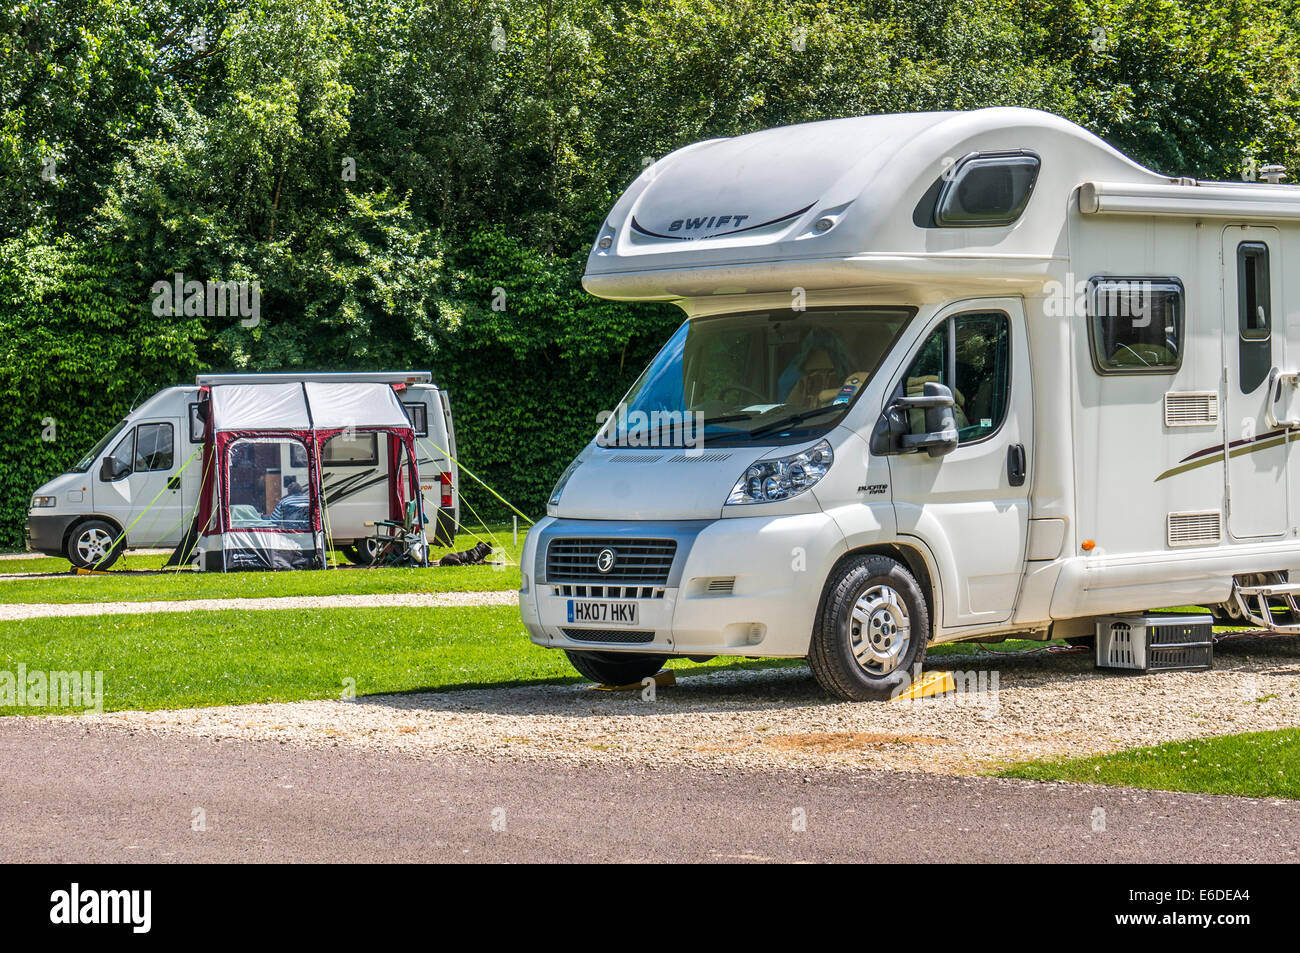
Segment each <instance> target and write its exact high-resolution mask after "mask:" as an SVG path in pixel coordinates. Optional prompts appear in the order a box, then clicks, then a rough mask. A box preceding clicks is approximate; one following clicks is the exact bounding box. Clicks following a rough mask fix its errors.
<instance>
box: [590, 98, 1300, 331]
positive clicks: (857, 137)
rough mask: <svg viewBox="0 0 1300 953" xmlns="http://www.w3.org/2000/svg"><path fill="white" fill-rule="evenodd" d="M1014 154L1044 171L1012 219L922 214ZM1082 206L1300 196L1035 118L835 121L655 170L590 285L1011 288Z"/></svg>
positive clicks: (606, 289) (1027, 281)
mask: <svg viewBox="0 0 1300 953" xmlns="http://www.w3.org/2000/svg"><path fill="white" fill-rule="evenodd" d="M1008 152H1013V153H1014V152H1021V153H1025V152H1027V153H1032V154H1033V155H1036V156H1037V157H1038V158H1039V159H1040V163H1041V165H1040V168H1039V171H1038V176H1037V180H1036V183H1035V185H1034V187H1033V191H1032V193H1031V197H1030V200H1029V203H1028V205H1027V206H1026V208H1025V210H1024V212H1023V214H1021V215H1020V217H1019V219H1017V220H1016V221H1015V222H1014V223H1013V224H1011V225H1005V226H981V227H937V226H936V225H935V223H934V221H933V220H926V219H925V216H924V214H923V211H924V209H925V208H926V201H927V200H928V201H929V203H930V206H933V204H934V197H935V196H936V195H937V194H938V192H939V190H940V189H941V188H942V185H943V182H944V175H945V172H946V171H947V170H949V169H951V168H952V167H953V166H954V164H955V163H957V162H959V161H960V160H962V159H963V158H965V157H969V156H971V155H972V154H974V153H1003V154H1005V153H1008ZM1086 184H1091V185H1092V188H1090V189H1082V187H1083V186H1085V185H1086ZM1081 191H1082V192H1083V195H1084V199H1085V202H1084V204H1083V205H1082V207H1081V206H1080V204H1078V203H1079V200H1078V198H1076V196H1077V195H1079V194H1080V192H1081ZM1238 198H1240V202H1239V203H1238V202H1236V201H1235V199H1238ZM1071 209H1075V210H1082V211H1084V212H1102V213H1104V212H1118V213H1121V214H1123V213H1127V214H1215V210H1216V209H1217V210H1218V214H1220V215H1227V214H1233V213H1234V212H1235V214H1238V215H1240V214H1242V213H1243V212H1244V213H1245V214H1247V215H1248V216H1249V217H1251V218H1263V219H1267V218H1270V217H1272V218H1290V217H1295V216H1300V189H1297V188H1296V187H1294V186H1283V185H1253V184H1252V185H1242V184H1240V183H1238V184H1236V185H1230V184H1223V185H1219V184H1215V185H1213V186H1210V185H1207V184H1201V183H1195V182H1192V181H1191V180H1185V179H1177V178H1171V177H1169V176H1166V175H1161V174H1159V173H1156V172H1153V171H1151V170H1149V169H1145V168H1143V167H1142V166H1140V165H1138V164H1137V163H1135V162H1133V161H1132V160H1131V159H1129V158H1127V157H1125V156H1124V155H1122V154H1121V153H1119V152H1118V151H1116V150H1115V149H1113V148H1112V147H1111V146H1109V145H1107V144H1106V143H1105V142H1103V141H1102V140H1101V139H1099V138H1097V137H1096V136H1094V135H1093V134H1092V133H1090V132H1088V131H1087V130H1086V129H1083V128H1082V127H1080V126H1077V125H1075V124H1074V123H1071V122H1069V121H1067V120H1065V119H1062V118H1060V117H1059V116H1054V115H1052V114H1050V113H1046V112H1041V111H1039V110H1033V109H1014V108H994V109H980V110H973V111H969V112H934V113H906V114H897V115H879V116H861V117H856V118H850V119H834V120H829V121H825V122H815V123H806V124H802V125H796V126H785V127H781V128H776V129H767V130H763V131H761V132H755V133H751V134H749V135H744V136H737V137H735V138H731V139H711V140H707V141H705V142H700V143H696V144H694V145H690V146H687V147H685V148H683V149H679V150H677V151H676V152H674V153H672V154H671V155H669V156H667V157H665V158H663V159H661V160H660V161H658V162H656V163H655V164H654V165H653V166H651V167H649V168H648V169H646V170H645V171H644V172H643V173H642V175H641V176H640V177H639V178H638V179H637V180H636V181H635V182H634V183H633V184H632V185H631V186H630V187H629V188H628V189H627V191H626V192H625V193H624V194H623V196H622V197H621V198H620V199H619V201H618V203H617V204H616V205H615V206H614V208H613V210H612V211H611V212H610V214H609V217H608V218H607V219H606V221H605V224H604V225H603V226H602V228H601V230H600V233H599V235H598V236H597V239H596V244H595V246H594V247H593V248H592V250H591V254H590V256H589V258H588V261H587V271H586V274H585V275H584V277H583V285H584V287H586V289H587V290H588V291H590V292H591V293H593V294H596V295H600V296H602V297H607V298H615V299H622V300H667V301H676V302H678V303H682V304H683V307H687V309H688V310H691V309H690V307H688V305H687V304H686V303H684V302H688V301H689V299H704V298H709V297H713V296H717V295H737V294H753V293H775V292H784V293H789V292H790V290H791V289H792V288H795V287H801V288H804V289H807V290H809V291H812V290H829V289H842V288H860V287H867V286H873V287H879V288H886V289H888V288H902V287H906V286H911V287H913V288H914V289H915V288H917V287H921V286H930V287H933V286H935V285H936V284H937V283H939V282H942V281H949V282H950V283H960V284H961V285H962V288H963V290H974V289H975V288H977V287H979V283H980V282H983V283H984V284H985V285H988V286H989V287H997V286H999V284H1000V287H1001V289H1002V290H1004V291H1006V290H1013V289H1014V288H1016V287H1017V282H1022V283H1023V286H1025V287H1027V286H1030V285H1032V284H1033V283H1034V282H1035V281H1038V282H1041V279H1042V277H1043V275H1044V273H1045V267H1046V265H1047V263H1048V262H1050V261H1052V260H1053V259H1056V260H1059V259H1064V258H1065V257H1067V256H1068V247H1067V241H1066V236H1067V229H1066V222H1067V218H1068V214H1069V212H1070V210H1071ZM818 223H820V225H821V227H818ZM602 245H605V246H607V247H602Z"/></svg>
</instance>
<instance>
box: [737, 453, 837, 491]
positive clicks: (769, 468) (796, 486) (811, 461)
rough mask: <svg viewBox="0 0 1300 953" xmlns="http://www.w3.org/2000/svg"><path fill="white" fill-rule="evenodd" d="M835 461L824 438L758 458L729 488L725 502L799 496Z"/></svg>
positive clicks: (833, 454)
mask: <svg viewBox="0 0 1300 953" xmlns="http://www.w3.org/2000/svg"><path fill="white" fill-rule="evenodd" d="M834 462H835V452H834V451H833V450H831V445H830V443H829V442H827V441H825V440H823V441H822V442H821V443H819V444H817V445H816V446H815V447H810V448H809V449H807V450H805V451H804V452H803V453H796V454H795V455H794V456H792V457H775V458H773V459H770V460H759V461H758V462H757V463H754V464H751V465H750V467H749V469H748V470H746V471H745V472H744V473H743V474H742V475H741V477H740V479H739V480H737V481H736V485H735V486H733V487H732V488H731V495H730V496H728V497H727V505H728V506H732V505H734V504H738V503H774V502H776V501H777V500H788V499H790V497H792V496H798V495H799V494H800V493H802V492H803V491H804V490H807V489H808V488H810V487H811V486H812V485H813V484H815V483H816V482H817V481H818V480H820V479H821V478H822V477H824V476H825V475H826V471H827V470H829V469H830V468H831V464H832V463H834Z"/></svg>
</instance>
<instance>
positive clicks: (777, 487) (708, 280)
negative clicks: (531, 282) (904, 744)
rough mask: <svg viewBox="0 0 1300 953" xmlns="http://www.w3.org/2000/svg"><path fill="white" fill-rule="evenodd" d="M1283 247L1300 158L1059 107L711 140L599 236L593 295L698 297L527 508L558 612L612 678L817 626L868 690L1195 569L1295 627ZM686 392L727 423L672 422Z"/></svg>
mask: <svg viewBox="0 0 1300 953" xmlns="http://www.w3.org/2000/svg"><path fill="white" fill-rule="evenodd" d="M1273 177H1274V178H1276V176H1273ZM1288 262H1291V263H1297V264H1300V189H1296V188H1293V187H1288V186H1284V185H1277V184H1262V183H1254V182H1233V183H1207V182H1199V181H1194V180H1189V179H1178V178H1170V177H1168V176H1164V175H1160V174H1157V173H1155V172H1152V171H1149V170H1147V169H1144V168H1142V167H1140V166H1139V165H1137V164H1135V163H1134V162H1132V161H1130V160H1129V159H1127V158H1125V157H1124V156H1123V155H1121V154H1119V153H1118V152H1116V151H1115V150H1114V149H1112V148H1110V147H1109V146H1107V145H1106V144H1105V143H1104V142H1102V141H1101V140H1099V139H1097V138H1096V137H1095V136H1093V135H1091V134H1089V133H1088V132H1086V131H1085V130H1083V129H1081V128H1079V127H1077V126H1075V125H1073V124H1071V123H1069V122H1067V121H1065V120H1063V119H1060V118H1058V117H1056V116H1052V115H1049V114H1046V113H1042V112H1037V111H1033V110H1025V109H985V110H978V111H973V112H951V113H919V114H909V115H882V116H869V117H863V118H854V119H841V120H833V121H829V122H818V123H811V124H807V125H800V126H792V127H788V128H781V129H772V130H767V131H764V132H759V133H754V134H752V135H746V136H741V137H738V138H734V139H719V140H711V141H707V142H701V143H698V144H696V145H692V146H688V147H686V148H684V149H681V150H679V151H677V152H675V153H673V154H672V155H670V156H668V157H667V158H665V159H663V160H661V161H659V162H657V163H656V164H654V165H653V166H652V167H650V168H648V169H647V170H646V171H645V172H644V173H643V174H642V175H641V176H640V177H639V178H638V179H637V180H636V181H635V182H634V183H633V184H632V186H631V187H630V188H629V189H628V190H627V192H626V193H625V194H624V195H623V196H622V198H621V199H620V200H619V201H618V203H617V204H616V205H615V207H614V209H613V211H612V212H610V214H609V217H608V218H607V220H606V221H605V223H604V225H603V226H602V227H601V229H600V232H599V234H598V236H597V237H596V242H595V245H594V247H593V248H592V250H591V254H590V257H589V259H588V266H587V273H586V276H585V278H584V285H585V287H586V288H587V289H588V290H589V291H591V292H592V293H593V294H597V295H600V296H602V297H606V298H612V299H616V300H623V301H667V302H672V303H674V304H676V305H678V306H679V307H681V308H682V310H683V311H684V312H685V313H686V316H687V320H686V322H685V323H684V324H683V325H682V326H681V327H680V329H679V330H678V331H677V333H676V334H674V335H673V336H672V338H671V339H670V340H669V341H668V343H667V344H666V345H665V346H664V348H663V350H662V351H661V352H660V353H659V355H658V356H657V357H656V358H655V359H654V361H653V362H652V363H651V364H650V366H649V367H648V368H647V369H646V371H645V372H644V373H643V374H642V376H641V377H640V379H639V380H638V381H637V382H636V383H635V384H634V385H633V387H632V389H631V390H630V391H629V392H628V394H627V396H626V398H625V401H624V403H625V405H626V407H625V408H624V409H623V410H622V411H620V414H619V415H618V417H617V418H616V419H617V420H618V421H619V422H618V423H617V424H615V425H614V426H613V427H612V428H611V427H610V426H609V425H606V427H605V433H606V436H609V437H612V438H613V439H603V440H598V441H593V443H592V444H591V445H589V446H588V447H587V448H586V449H585V450H584V451H583V452H582V453H581V454H580V455H579V457H578V459H577V460H575V461H574V463H573V464H572V465H571V466H570V467H569V468H568V469H567V470H566V471H565V473H564V475H563V476H562V478H561V479H560V482H559V484H558V485H557V486H556V488H555V491H554V494H553V496H552V498H551V501H550V506H549V508H548V516H547V518H546V519H545V520H544V521H542V522H541V523H539V524H538V525H537V527H536V528H535V529H534V530H533V531H532V532H531V533H530V534H529V537H528V541H527V548H526V550H525V553H524V561H523V570H524V577H523V586H522V590H521V597H520V605H521V611H522V615H523V620H524V623H525V625H526V626H527V628H528V631H529V633H530V635H531V638H532V639H533V641H534V642H536V643H538V644H540V645H545V646H551V647H554V648H560V649H564V650H566V651H567V652H568V653H569V655H570V657H571V659H572V660H573V663H574V665H575V667H576V668H577V669H578V670H579V671H580V672H582V673H583V674H585V675H587V676H589V677H591V678H595V679H599V680H602V681H611V682H627V681H633V680H635V679H637V678H640V677H643V676H645V675H647V674H649V673H652V672H653V671H654V670H656V669H657V667H658V666H659V665H660V663H661V662H662V661H663V659H664V658H665V657H667V656H685V657H691V658H703V657H709V656H714V655H739V656H795V657H799V656H806V657H807V658H808V659H809V663H810V665H811V667H812V670H813V672H814V674H815V675H816V677H817V678H818V680H819V681H820V682H821V683H822V684H823V685H824V686H825V687H826V688H827V689H828V690H829V691H831V692H832V693H834V694H837V695H839V696H841V697H844V698H850V699H866V698H878V697H887V696H888V695H889V694H890V693H891V692H894V691H896V690H897V689H898V687H899V686H900V685H901V684H903V683H904V681H905V680H906V678H907V677H908V676H907V673H908V671H909V670H912V669H913V667H914V666H915V665H916V664H917V663H919V662H920V661H921V659H923V657H924V654H925V651H926V645H927V643H934V642H948V641H955V640H961V639H972V638H984V637H997V636H1003V635H1011V634H1015V635H1018V636H1020V637H1025V638H1038V639H1045V638H1049V637H1082V636H1086V635H1087V634H1090V633H1091V632H1092V631H1093V623H1092V620H1093V619H1095V618H1096V617H1099V616H1101V615H1103V614H1114V613H1129V612H1135V611H1142V610H1148V609H1157V608H1163V607H1172V606H1179V605H1184V604H1189V603H1190V604H1197V605H1207V606H1213V607H1215V609H1216V612H1217V613H1220V614H1222V615H1226V616H1230V617H1234V618H1240V617H1242V616H1243V615H1244V614H1249V615H1252V616H1253V617H1254V621H1255V622H1256V623H1257V624H1268V625H1272V624H1274V617H1273V615H1272V614H1271V612H1270V610H1269V608H1268V601H1269V600H1275V599H1278V598H1281V599H1286V598H1288V596H1289V594H1290V590H1289V589H1288V588H1287V586H1286V583H1287V580H1288V573H1289V572H1290V571H1291V570H1292V569H1296V568H1300V544H1298V542H1297V539H1296V537H1297V534H1298V533H1300V479H1297V480H1292V477H1291V474H1292V472H1293V469H1294V468H1293V466H1292V457H1291V454H1292V453H1294V452H1297V451H1293V450H1291V445H1292V443H1293V442H1294V437H1295V436H1296V434H1297V432H1298V431H1300V419H1297V413H1300V408H1298V407H1296V406H1295V404H1296V401H1295V399H1294V398H1295V392H1296V385H1297V376H1296V371H1297V370H1300V366H1298V365H1297V363H1296V362H1297V361H1300V342H1297V344H1292V343H1291V338H1292V337H1295V336H1297V335H1300V284H1297V282H1296V281H1294V280H1293V279H1288V275H1290V274H1291V273H1292V271H1293V269H1291V268H1290V267H1289V266H1288ZM1292 315H1297V320H1296V321H1292V320H1291V316H1292ZM624 411H625V412H624ZM638 412H639V413H638ZM673 414H677V415H678V417H680V416H681V415H682V414H685V415H687V416H688V418H690V419H693V420H699V421H702V422H703V431H702V432H703V439H702V441H695V442H694V445H692V446H687V447H682V446H670V445H668V444H670V443H672V442H673V441H671V440H660V439H658V438H660V437H662V436H663V435H664V434H668V433H671V432H676V428H675V427H667V426H661V425H658V424H657V423H656V421H671V420H673V419H674V418H673V416H672V415H673ZM625 421H626V422H625ZM647 444H649V445H647ZM1297 589H1300V586H1297ZM1261 606H1262V608H1261Z"/></svg>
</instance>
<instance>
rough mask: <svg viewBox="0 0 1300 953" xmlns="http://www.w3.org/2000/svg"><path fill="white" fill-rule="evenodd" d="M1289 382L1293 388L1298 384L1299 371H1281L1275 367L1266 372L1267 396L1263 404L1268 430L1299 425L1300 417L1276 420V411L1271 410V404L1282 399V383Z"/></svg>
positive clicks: (1284, 428)
mask: <svg viewBox="0 0 1300 953" xmlns="http://www.w3.org/2000/svg"><path fill="white" fill-rule="evenodd" d="M1283 384H1290V385H1291V387H1292V388H1293V389H1294V388H1295V387H1296V386H1298V385H1300V371H1283V370H1282V369H1281V368H1278V367H1275V368H1273V369H1272V370H1270V371H1269V372H1268V391H1267V392H1266V393H1267V394H1268V396H1267V397H1266V398H1265V401H1266V403H1265V405H1264V422H1265V423H1266V424H1268V429H1269V430H1294V429H1295V428H1297V427H1300V419H1297V418H1295V417H1291V418H1289V419H1287V420H1278V419H1277V413H1276V412H1275V411H1274V410H1273V405H1274V404H1276V403H1277V402H1278V401H1279V400H1281V399H1282V385H1283Z"/></svg>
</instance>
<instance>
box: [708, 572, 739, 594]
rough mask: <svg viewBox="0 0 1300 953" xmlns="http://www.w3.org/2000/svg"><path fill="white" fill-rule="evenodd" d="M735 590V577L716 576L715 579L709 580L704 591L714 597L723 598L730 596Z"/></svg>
mask: <svg viewBox="0 0 1300 953" xmlns="http://www.w3.org/2000/svg"><path fill="white" fill-rule="evenodd" d="M735 588H736V577H735V576H718V577H717V578H715V579H710V580H709V584H708V585H707V586H706V587H705V591H706V592H709V593H711V594H713V595H715V596H725V595H730V594H731V591H732V590H733V589H735Z"/></svg>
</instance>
